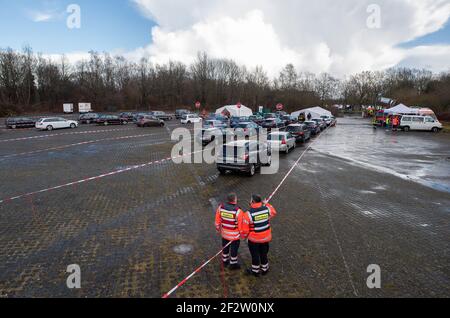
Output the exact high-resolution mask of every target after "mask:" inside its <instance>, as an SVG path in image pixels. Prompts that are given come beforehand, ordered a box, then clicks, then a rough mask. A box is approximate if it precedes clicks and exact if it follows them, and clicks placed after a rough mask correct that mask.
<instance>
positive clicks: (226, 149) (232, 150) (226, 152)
mask: <svg viewBox="0 0 450 318" xmlns="http://www.w3.org/2000/svg"><path fill="white" fill-rule="evenodd" d="M248 152H249V148H248V147H246V146H239V147H238V146H223V156H224V157H233V156H234V157H242V156H243V155H245V154H246V153H248Z"/></svg>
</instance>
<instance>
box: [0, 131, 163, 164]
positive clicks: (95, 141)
mask: <svg viewBox="0 0 450 318" xmlns="http://www.w3.org/2000/svg"><path fill="white" fill-rule="evenodd" d="M156 135H160V134H145V135H133V136H124V137H114V138H104V139H97V140H88V141H82V142H78V143H73V144H68V145H63V146H57V147H51V148H46V149H40V150H34V151H28V152H22V153H18V154H12V155H6V156H2V157H0V160H2V159H6V158H14V157H19V156H26V155H33V154H36V153H41V152H47V151H53V150H61V149H67V148H71V147H76V146H83V145H88V144H94V143H98V142H102V141H117V140H125V139H133V138H141V137H150V136H156Z"/></svg>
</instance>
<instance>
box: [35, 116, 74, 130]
mask: <svg viewBox="0 0 450 318" xmlns="http://www.w3.org/2000/svg"><path fill="white" fill-rule="evenodd" d="M77 127H78V122H77V121H74V120H67V119H64V118H57V117H55V118H42V119H40V120H39V121H38V122H37V123H36V128H37V129H40V130H48V131H51V130H54V129H64V128H72V129H74V128H77Z"/></svg>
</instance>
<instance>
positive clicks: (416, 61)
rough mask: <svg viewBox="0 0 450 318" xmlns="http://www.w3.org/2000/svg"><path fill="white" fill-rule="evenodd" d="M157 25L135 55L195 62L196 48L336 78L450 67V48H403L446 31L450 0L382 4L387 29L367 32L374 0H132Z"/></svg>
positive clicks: (268, 66) (250, 63)
mask: <svg viewBox="0 0 450 318" xmlns="http://www.w3.org/2000/svg"><path fill="white" fill-rule="evenodd" d="M132 1H134V2H135V3H136V5H137V7H138V8H139V9H140V10H141V12H142V13H143V14H144V15H145V16H147V17H148V18H150V19H152V20H154V21H155V22H157V23H158V26H157V27H154V28H153V30H152V37H153V42H152V44H150V45H149V46H147V47H146V48H140V49H138V50H136V51H135V52H131V53H130V54H129V55H130V56H135V57H138V56H148V57H150V58H151V60H152V61H154V62H165V61H167V60H169V59H171V60H180V61H183V62H186V63H189V62H191V61H192V60H193V59H194V58H195V56H196V54H197V52H198V51H206V52H207V53H208V54H209V55H210V56H212V57H225V58H232V59H234V60H236V61H237V62H239V63H242V64H245V65H247V66H249V67H252V66H255V65H263V66H264V67H265V68H266V69H267V70H268V71H269V72H270V74H272V75H274V74H276V73H277V72H278V70H279V69H280V68H281V67H282V66H283V65H285V64H287V63H293V64H294V65H296V66H297V68H299V69H300V70H304V71H311V72H316V73H318V72H324V71H327V72H331V73H333V74H335V75H338V76H340V75H344V74H348V73H354V72H359V71H362V70H378V69H385V68H388V67H391V66H396V65H408V66H414V67H429V68H431V69H433V70H435V71H441V70H445V69H448V68H450V58H447V59H446V58H445V57H446V55H447V57H448V52H449V50H450V45H449V46H439V47H435V46H428V47H417V48H401V47H399V45H400V44H402V43H404V42H408V41H411V40H414V39H416V38H418V37H420V36H423V35H426V34H429V33H433V32H435V31H437V30H439V29H440V28H442V27H443V26H444V25H445V23H446V22H447V21H448V19H449V17H450V0H421V1H417V0H377V3H378V4H379V5H380V7H381V28H380V29H369V28H368V27H367V25H366V20H367V17H368V13H367V11H366V9H367V7H368V6H369V4H371V3H373V0H342V1H335V0H316V1H309V0H280V1H273V0H247V1H241V0H132Z"/></svg>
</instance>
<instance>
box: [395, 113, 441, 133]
mask: <svg viewBox="0 0 450 318" xmlns="http://www.w3.org/2000/svg"><path fill="white" fill-rule="evenodd" d="M400 128H401V129H403V130H404V131H410V130H422V131H432V132H439V131H441V130H442V128H443V127H442V124H441V123H440V122H439V120H437V119H434V118H433V117H431V116H403V117H402V119H401V121H400Z"/></svg>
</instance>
